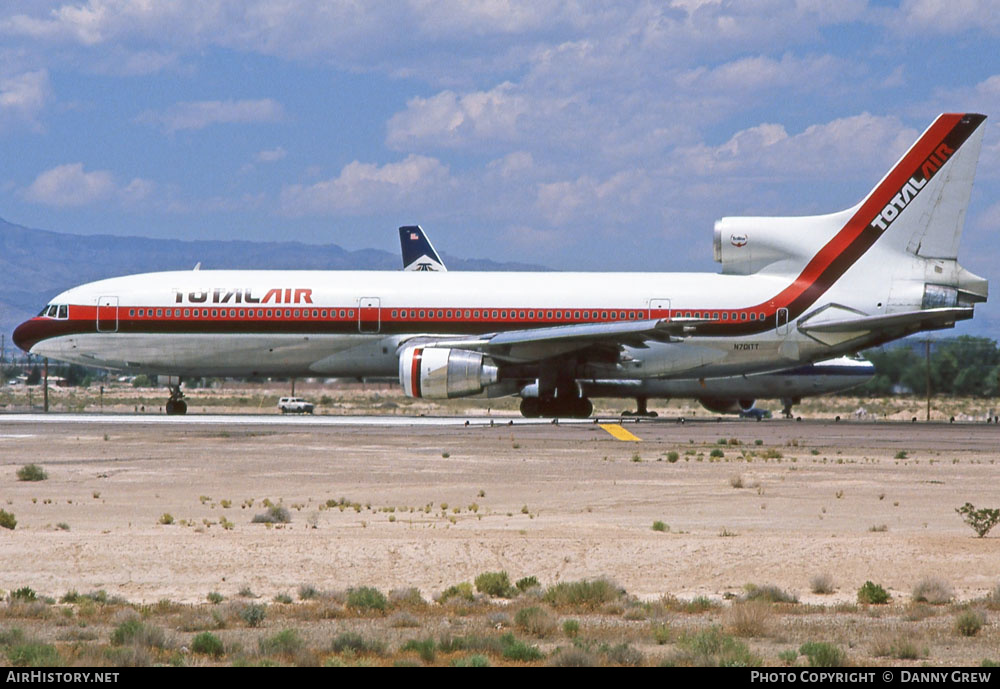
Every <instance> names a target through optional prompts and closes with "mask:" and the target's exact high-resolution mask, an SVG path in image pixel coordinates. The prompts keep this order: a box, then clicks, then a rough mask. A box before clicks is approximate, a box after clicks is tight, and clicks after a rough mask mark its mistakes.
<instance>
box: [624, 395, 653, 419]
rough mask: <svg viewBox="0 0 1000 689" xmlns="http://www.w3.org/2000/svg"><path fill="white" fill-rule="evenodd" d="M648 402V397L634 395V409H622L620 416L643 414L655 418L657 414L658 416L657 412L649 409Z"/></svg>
mask: <svg viewBox="0 0 1000 689" xmlns="http://www.w3.org/2000/svg"><path fill="white" fill-rule="evenodd" d="M648 404H649V398H648V397H636V398H635V406H636V410H635V411H623V412H622V416H645V417H647V418H650V419H655V418H656V417H657V416H659V414H657V413H656V412H655V411H649V408H648V406H647V405H648Z"/></svg>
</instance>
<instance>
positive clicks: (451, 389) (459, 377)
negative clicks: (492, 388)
mask: <svg viewBox="0 0 1000 689" xmlns="http://www.w3.org/2000/svg"><path fill="white" fill-rule="evenodd" d="M498 379H499V376H498V371H497V367H496V366H495V365H494V364H491V363H487V362H486V358H485V357H484V356H483V355H482V354H481V353H479V352H470V351H468V350H465V349H450V348H445V347H407V348H406V349H404V350H403V352H402V353H401V354H400V356H399V383H400V385H402V386H403V392H405V393H406V396H407V397H427V398H430V399H446V398H449V397H466V396H468V395H477V394H479V393H481V392H482V391H483V390H484V389H485V388H486V387H487V386H488V385H493V384H494V383H496V382H497V381H498Z"/></svg>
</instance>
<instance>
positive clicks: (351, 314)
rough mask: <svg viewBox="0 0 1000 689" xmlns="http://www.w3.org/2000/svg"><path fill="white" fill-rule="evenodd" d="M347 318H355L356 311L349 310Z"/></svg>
mask: <svg viewBox="0 0 1000 689" xmlns="http://www.w3.org/2000/svg"><path fill="white" fill-rule="evenodd" d="M347 317H348V318H354V309H348V310H347Z"/></svg>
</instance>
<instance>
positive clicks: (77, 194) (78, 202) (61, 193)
mask: <svg viewBox="0 0 1000 689" xmlns="http://www.w3.org/2000/svg"><path fill="white" fill-rule="evenodd" d="M114 191H115V183H114V179H113V177H112V175H111V173H110V172H108V171H106V170H96V171H94V172H84V171H83V163H69V164H67V165H60V166H58V167H54V168H52V169H51V170H46V171H45V172H43V173H41V174H40V175H38V177H36V178H35V181H34V182H32V183H31V186H29V187H28V188H27V189H26V190H25V192H24V195H25V198H27V199H28V200H29V201H34V202H35V203H42V204H45V205H47V206H84V205H87V204H88V203H93V202H94V201H99V200H101V199H104V198H107V197H108V196H110V195H111V194H113V193H114Z"/></svg>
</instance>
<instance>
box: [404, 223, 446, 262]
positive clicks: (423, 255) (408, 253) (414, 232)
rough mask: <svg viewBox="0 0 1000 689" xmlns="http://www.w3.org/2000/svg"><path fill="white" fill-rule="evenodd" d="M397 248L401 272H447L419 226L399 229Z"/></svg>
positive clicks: (407, 226)
mask: <svg viewBox="0 0 1000 689" xmlns="http://www.w3.org/2000/svg"><path fill="white" fill-rule="evenodd" d="M399 248H400V251H402V254H403V270H414V271H421V272H437V273H443V272H447V270H448V269H447V268H445V267H444V261H442V260H441V257H440V256H438V254H437V252H436V251H435V250H434V247H433V246H432V245H431V240H429V239H428V238H427V235H426V234H424V231H423V230H422V229H421V228H420V226H419V225H404V226H403V227H400V228H399Z"/></svg>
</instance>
